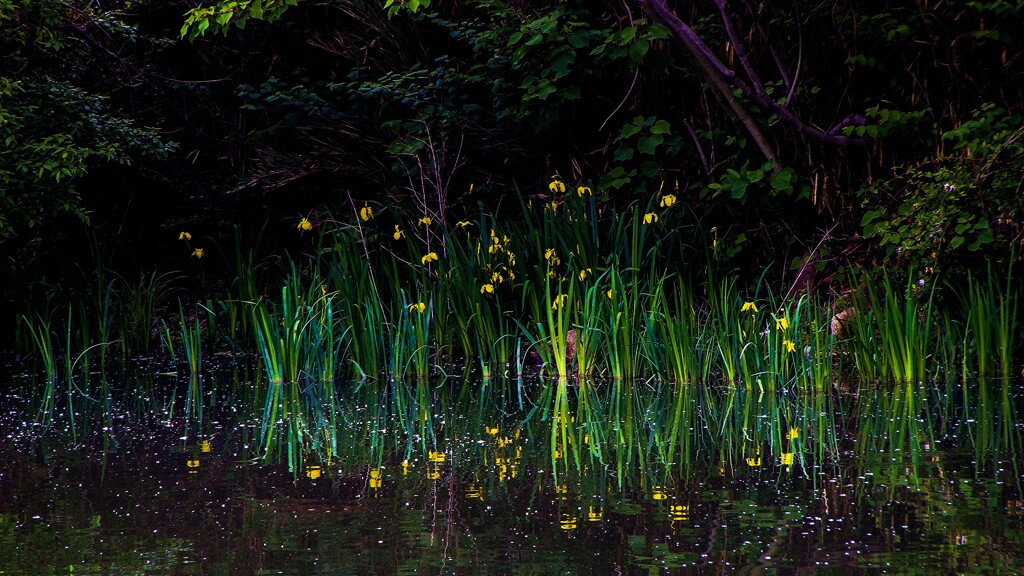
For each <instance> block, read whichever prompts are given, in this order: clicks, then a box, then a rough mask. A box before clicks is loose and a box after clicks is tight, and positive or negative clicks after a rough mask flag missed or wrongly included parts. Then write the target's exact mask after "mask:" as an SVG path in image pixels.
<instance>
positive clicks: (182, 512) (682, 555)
mask: <svg viewBox="0 0 1024 576" xmlns="http://www.w3.org/2000/svg"><path fill="white" fill-rule="evenodd" d="M246 387H247V386H241V387H240V386H239V385H237V380H236V384H235V385H233V386H232V385H231V384H230V383H229V384H224V385H221V387H220V388H219V389H218V388H212V387H211V388H212V389H211V390H209V391H206V392H204V394H206V395H207V396H208V398H209V400H208V401H207V402H208V404H209V407H208V409H207V410H206V411H205V412H204V413H203V414H202V415H201V416H200V414H199V411H198V410H196V409H194V407H192V409H191V410H189V411H188V412H187V413H186V414H182V412H184V410H182V409H181V408H180V406H179V405H177V403H179V402H180V399H178V400H172V399H169V398H167V397H161V398H160V399H154V398H156V396H154V397H153V398H145V397H143V396H145V395H138V396H137V397H134V398H133V397H132V396H131V395H123V396H120V398H121V399H120V400H119V401H118V402H116V403H108V404H107V405H106V406H105V407H101V408H93V409H92V410H91V411H90V409H89V408H88V407H82V408H80V409H79V408H76V411H77V412H78V414H79V415H78V416H77V417H76V419H75V420H74V424H75V427H74V431H72V430H71V429H70V426H69V419H67V418H66V417H64V418H62V417H61V413H60V412H61V410H62V408H61V407H60V406H58V407H57V408H56V411H57V414H56V416H55V418H54V419H53V420H52V421H46V422H44V424H45V425H42V426H41V425H39V424H37V423H35V422H36V421H37V420H39V419H38V418H37V416H38V412H37V410H36V408H34V407H32V406H30V405H28V404H19V403H18V402H15V403H14V404H15V407H13V408H12V409H11V411H9V412H8V414H7V416H6V417H5V419H4V421H3V423H2V425H0V427H2V429H3V431H4V434H5V437H6V438H7V440H6V441H5V442H4V445H3V447H2V448H0V457H2V465H0V574H5V575H6V574H17V575H30V574H103V575H107V574H168V575H172V574H182V575H199V574H210V575H221V574H225V575H226V574H252V575H257V574H258V575H263V574H294V575H306V574H309V575H327V574H330V575H335V574H338V575H341V574H662V573H672V574H688V573H693V574H697V573H701V574H794V573H808V574H810V573H820V574H1021V573H1024V503H1022V495H1021V484H1022V478H1021V472H1022V466H1024V463H1022V460H1021V453H1022V452H1021V450H1020V442H1021V440H1022V438H1024V428H1022V426H1021V424H1020V421H1021V419H1020V415H1021V410H1022V395H1021V394H1022V388H1021V385H1020V383H1019V382H992V383H986V384H972V385H970V386H967V387H963V386H957V385H942V386H936V385H929V386H910V385H903V386H895V387H894V386H883V387H879V388H878V389H874V388H873V389H870V390H865V389H862V390H860V391H859V393H858V394H851V393H849V392H838V391H826V392H820V393H816V394H813V395H806V394H804V395H799V394H793V393H787V392H785V391H777V392H763V393H762V392H759V391H757V390H753V391H746V390H739V391H736V390H716V389H711V388H706V387H704V388H702V387H697V386H669V385H650V384H643V383H636V384H632V385H631V384H624V383H616V384H601V385H584V386H572V385H570V386H565V385H558V384H544V385H541V384H534V385H532V386H530V387H528V388H522V387H519V385H517V384H514V383H513V384H503V385H497V384H495V383H493V382H492V383H488V384H486V385H485V384H481V383H479V382H476V383H472V384H467V383H451V382H446V383H436V382H435V383H430V384H415V383H414V384H400V383H380V384H362V385H358V386H357V385H352V386H351V387H350V389H349V390H347V391H345V392H341V393H339V397H338V398H339V402H338V405H337V406H335V408H334V411H333V412H332V411H327V412H322V413H320V420H319V421H318V422H314V421H313V418H312V417H309V418H307V419H306V420H304V421H303V426H304V428H301V429H299V428H296V427H295V426H293V422H292V420H298V417H297V416H292V417H281V418H280V419H279V420H278V421H277V422H276V423H275V425H276V427H277V428H278V429H279V434H278V435H277V436H274V435H273V434H268V432H267V431H268V424H267V423H266V420H265V418H263V417H264V416H265V413H264V412H263V410H264V405H263V404H262V402H263V396H261V394H263V392H259V393H256V392H254V393H253V394H252V395H249V394H247V393H245V392H243V391H241V390H242V389H244V388H246ZM252 389H254V390H261V389H266V386H265V385H264V386H262V387H261V386H259V385H255V384H254V385H252ZM97 404H98V403H97ZM82 406H85V403H83V404H82ZM215 406H231V407H232V408H231V409H229V410H224V409H216V408H214V407H215ZM63 409H66V406H65V407H64V408H63ZM90 414H92V415H90ZM310 414H312V412H310ZM332 418H333V421H332V422H333V423H331V424H329V425H328V424H327V423H326V422H327V421H328V420H330V419H332ZM269 428H274V426H269ZM296 430H298V432H296ZM289 431H290V432H289ZM268 438H269V441H268ZM257 460H259V462H257Z"/></svg>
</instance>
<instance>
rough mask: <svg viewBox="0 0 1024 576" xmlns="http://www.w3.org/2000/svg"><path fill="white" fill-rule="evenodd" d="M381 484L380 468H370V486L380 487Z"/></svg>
mask: <svg viewBox="0 0 1024 576" xmlns="http://www.w3.org/2000/svg"><path fill="white" fill-rule="evenodd" d="M381 484H382V478H381V473H380V470H379V469H377V468H371V469H370V488H380V485H381Z"/></svg>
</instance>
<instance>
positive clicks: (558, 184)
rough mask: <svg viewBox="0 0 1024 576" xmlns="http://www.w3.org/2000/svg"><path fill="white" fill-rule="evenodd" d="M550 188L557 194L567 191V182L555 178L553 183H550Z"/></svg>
mask: <svg viewBox="0 0 1024 576" xmlns="http://www.w3.org/2000/svg"><path fill="white" fill-rule="evenodd" d="M548 190H551V192H552V193H555V194H560V193H563V192H565V184H564V183H563V182H562V181H561V180H558V179H554V180H552V181H551V184H548Z"/></svg>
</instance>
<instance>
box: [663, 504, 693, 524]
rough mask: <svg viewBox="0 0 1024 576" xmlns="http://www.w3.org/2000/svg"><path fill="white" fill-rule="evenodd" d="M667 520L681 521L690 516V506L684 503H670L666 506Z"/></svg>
mask: <svg viewBox="0 0 1024 576" xmlns="http://www.w3.org/2000/svg"><path fill="white" fill-rule="evenodd" d="M668 518H669V520H675V521H677V522H681V521H683V520H688V519H689V518H690V507H689V506H688V505H686V504H671V505H669V507H668Z"/></svg>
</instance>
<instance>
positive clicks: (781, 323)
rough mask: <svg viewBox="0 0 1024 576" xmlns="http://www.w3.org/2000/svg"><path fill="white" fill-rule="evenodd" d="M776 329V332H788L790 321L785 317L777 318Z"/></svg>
mask: <svg viewBox="0 0 1024 576" xmlns="http://www.w3.org/2000/svg"><path fill="white" fill-rule="evenodd" d="M775 329H776V330H787V329H789V320H787V319H786V317H785V316H783V317H782V318H776V319H775Z"/></svg>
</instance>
